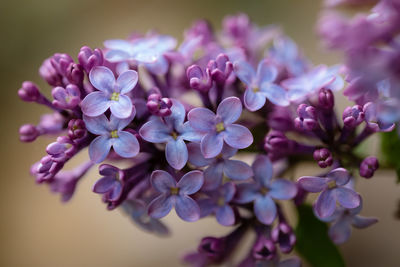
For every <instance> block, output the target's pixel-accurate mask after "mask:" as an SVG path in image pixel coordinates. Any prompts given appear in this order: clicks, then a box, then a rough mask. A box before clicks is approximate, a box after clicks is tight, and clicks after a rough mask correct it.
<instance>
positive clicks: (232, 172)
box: [224, 160, 253, 180]
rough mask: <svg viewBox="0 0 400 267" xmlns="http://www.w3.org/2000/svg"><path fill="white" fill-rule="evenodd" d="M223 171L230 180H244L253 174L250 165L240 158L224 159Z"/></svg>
mask: <svg viewBox="0 0 400 267" xmlns="http://www.w3.org/2000/svg"><path fill="white" fill-rule="evenodd" d="M224 173H225V175H226V176H227V177H228V178H230V179H232V180H246V179H248V178H250V177H251V176H253V170H252V169H251V168H250V166H249V165H247V164H246V163H244V162H243V161H240V160H225V163H224Z"/></svg>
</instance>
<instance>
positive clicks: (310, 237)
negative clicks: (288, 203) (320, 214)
mask: <svg viewBox="0 0 400 267" xmlns="http://www.w3.org/2000/svg"><path fill="white" fill-rule="evenodd" d="M297 211H298V218H299V222H298V224H297V227H296V237H297V242H296V246H295V249H296V250H297V252H298V253H299V254H300V255H301V256H302V258H303V259H305V260H306V261H308V263H309V264H310V265H311V266H315V267H342V266H345V263H344V260H343V258H342V256H341V255H340V252H339V249H338V248H337V247H336V245H334V244H333V242H332V241H331V240H330V238H329V236H328V226H327V224H326V223H324V222H321V221H320V220H318V219H317V218H316V217H315V215H314V213H313V210H312V207H311V206H310V205H308V204H303V205H300V206H299V207H298V208H297Z"/></svg>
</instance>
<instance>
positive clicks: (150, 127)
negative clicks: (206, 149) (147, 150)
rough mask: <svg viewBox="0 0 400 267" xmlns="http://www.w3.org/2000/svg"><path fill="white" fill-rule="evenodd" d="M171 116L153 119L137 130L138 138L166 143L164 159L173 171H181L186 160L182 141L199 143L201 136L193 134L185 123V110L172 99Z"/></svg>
mask: <svg viewBox="0 0 400 267" xmlns="http://www.w3.org/2000/svg"><path fill="white" fill-rule="evenodd" d="M172 103H173V104H172V107H171V112H172V113H171V115H169V116H166V117H163V118H160V117H154V118H153V119H151V120H150V121H148V122H146V123H145V124H144V125H143V126H142V127H141V128H140V130H139V134H140V136H141V137H142V138H143V139H144V140H146V141H147V142H151V143H166V147H165V158H166V159H167V161H168V163H169V165H171V167H173V168H174V169H177V170H180V169H182V168H183V167H184V166H185V165H186V162H187V160H188V150H187V147H186V144H185V142H184V140H186V141H192V142H200V140H201V138H202V135H201V134H199V133H198V132H195V131H194V130H193V129H192V127H191V126H190V125H189V122H185V123H184V120H185V114H186V112H185V108H184V106H183V105H182V104H181V103H180V102H179V101H177V100H175V99H172Z"/></svg>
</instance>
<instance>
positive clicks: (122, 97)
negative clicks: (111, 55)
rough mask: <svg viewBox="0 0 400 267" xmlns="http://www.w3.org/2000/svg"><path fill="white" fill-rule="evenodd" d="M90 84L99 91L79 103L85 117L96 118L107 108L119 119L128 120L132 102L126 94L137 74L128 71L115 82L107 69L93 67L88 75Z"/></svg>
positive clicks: (134, 84) (134, 82)
mask: <svg viewBox="0 0 400 267" xmlns="http://www.w3.org/2000/svg"><path fill="white" fill-rule="evenodd" d="M89 80H90V82H91V84H92V85H93V86H94V87H95V88H96V89H98V90H99V91H95V92H92V93H90V94H88V95H87V96H86V97H85V98H84V99H83V100H82V103H81V108H82V112H83V113H84V114H85V115H86V116H90V117H96V116H99V115H101V114H103V113H104V112H105V111H106V110H107V109H108V108H110V110H111V113H112V114H113V115H114V116H115V117H117V118H120V119H125V118H128V117H129V116H130V115H131V111H132V106H133V105H132V101H131V99H130V98H129V96H127V95H126V94H127V93H129V92H130V91H131V90H132V89H133V88H134V87H135V86H136V84H137V82H138V74H137V72H136V71H134V70H128V71H125V72H124V73H122V74H121V75H119V77H118V79H117V80H115V77H114V73H113V72H112V71H111V70H110V69H109V68H107V67H103V66H98V67H94V68H93V69H92V70H91V71H90V73H89Z"/></svg>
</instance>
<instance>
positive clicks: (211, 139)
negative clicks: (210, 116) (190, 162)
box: [200, 133, 224, 158]
mask: <svg viewBox="0 0 400 267" xmlns="http://www.w3.org/2000/svg"><path fill="white" fill-rule="evenodd" d="M223 144H224V139H223V136H222V135H221V134H216V133H208V134H206V135H205V136H204V137H203V138H202V139H201V143H200V149H201V153H202V154H203V156H204V157H205V158H213V157H216V156H218V154H219V153H221V150H222V146H223Z"/></svg>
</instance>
